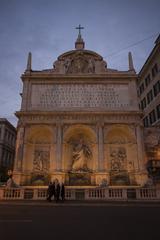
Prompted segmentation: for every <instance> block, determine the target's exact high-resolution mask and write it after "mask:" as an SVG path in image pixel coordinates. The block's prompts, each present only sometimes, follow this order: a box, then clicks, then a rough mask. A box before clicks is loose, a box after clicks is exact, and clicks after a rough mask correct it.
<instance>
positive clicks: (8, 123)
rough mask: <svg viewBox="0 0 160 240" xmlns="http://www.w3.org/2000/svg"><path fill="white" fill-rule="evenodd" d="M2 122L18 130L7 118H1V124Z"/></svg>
mask: <svg viewBox="0 0 160 240" xmlns="http://www.w3.org/2000/svg"><path fill="white" fill-rule="evenodd" d="M1 123H4V124H7V125H8V126H10V127H11V128H12V129H13V130H14V131H15V132H16V128H15V127H14V126H13V125H12V124H11V123H10V122H9V121H8V120H7V118H0V124H1Z"/></svg>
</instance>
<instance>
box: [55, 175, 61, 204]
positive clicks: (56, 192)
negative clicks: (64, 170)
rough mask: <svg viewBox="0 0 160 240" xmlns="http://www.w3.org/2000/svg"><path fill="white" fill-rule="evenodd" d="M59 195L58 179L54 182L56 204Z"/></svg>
mask: <svg viewBox="0 0 160 240" xmlns="http://www.w3.org/2000/svg"><path fill="white" fill-rule="evenodd" d="M59 194H60V184H59V181H58V179H56V180H55V200H56V202H58V201H59Z"/></svg>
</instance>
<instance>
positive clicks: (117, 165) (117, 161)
mask: <svg viewBox="0 0 160 240" xmlns="http://www.w3.org/2000/svg"><path fill="white" fill-rule="evenodd" d="M110 157H111V170H112V171H123V170H126V157H127V156H126V150H125V148H124V147H119V148H115V149H111V153H110Z"/></svg>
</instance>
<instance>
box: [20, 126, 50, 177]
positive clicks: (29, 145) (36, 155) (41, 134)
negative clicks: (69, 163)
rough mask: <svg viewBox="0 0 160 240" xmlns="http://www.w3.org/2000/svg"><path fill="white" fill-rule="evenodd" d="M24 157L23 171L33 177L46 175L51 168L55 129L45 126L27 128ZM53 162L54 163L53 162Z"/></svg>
mask: <svg viewBox="0 0 160 240" xmlns="http://www.w3.org/2000/svg"><path fill="white" fill-rule="evenodd" d="M25 131H26V133H25V145H24V155H23V170H24V171H25V172H26V171H27V172H28V171H29V172H31V173H33V175H36V176H37V175H42V176H43V175H46V174H48V173H49V171H50V168H51V164H52V163H51V160H52V155H55V154H52V152H53V149H52V148H53V143H54V139H55V132H54V129H53V128H52V127H50V126H45V125H34V126H30V127H28V128H26V130H25ZM52 162H53V161H52Z"/></svg>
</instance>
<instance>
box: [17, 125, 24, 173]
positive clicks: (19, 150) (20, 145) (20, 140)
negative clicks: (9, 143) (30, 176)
mask: <svg viewBox="0 0 160 240" xmlns="http://www.w3.org/2000/svg"><path fill="white" fill-rule="evenodd" d="M24 132H25V129H24V127H22V126H21V127H19V129H18V133H17V141H16V154H15V164H14V171H19V172H21V171H22V160H23V148H24Z"/></svg>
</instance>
